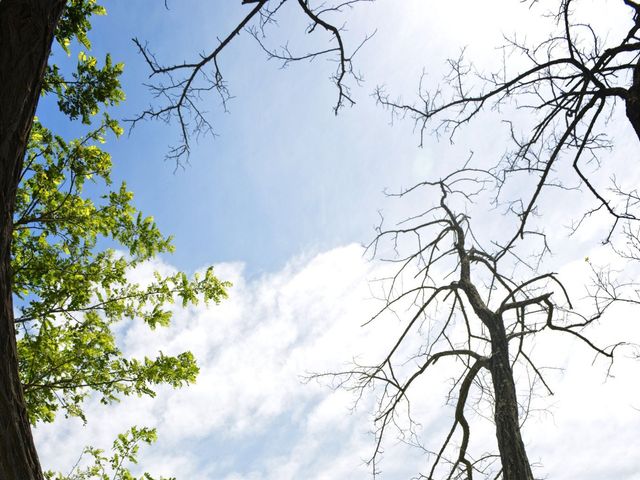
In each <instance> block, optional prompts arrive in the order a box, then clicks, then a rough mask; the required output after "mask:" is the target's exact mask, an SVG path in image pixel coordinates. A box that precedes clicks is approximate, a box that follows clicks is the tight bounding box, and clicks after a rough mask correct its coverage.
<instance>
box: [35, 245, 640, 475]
mask: <svg viewBox="0 0 640 480" xmlns="http://www.w3.org/2000/svg"><path fill="white" fill-rule="evenodd" d="M161 267H162V266H161ZM162 268H170V267H169V266H166V265H165V266H164V267H162ZM383 268H386V267H383V266H380V265H375V264H372V263H369V262H368V261H367V260H366V259H365V258H363V256H362V249H361V248H360V247H357V246H355V245H351V246H346V247H342V248H337V249H334V250H331V251H328V252H325V253H322V254H319V255H316V256H314V257H312V258H306V259H304V258H303V259H297V260H295V261H293V262H291V263H290V264H289V265H287V266H286V267H285V268H284V269H283V270H281V271H279V272H277V273H274V274H270V275H266V276H263V277H261V278H258V279H253V280H247V279H245V278H244V276H243V269H242V265H239V264H224V265H219V266H218V267H217V272H218V274H219V275H220V276H221V277H222V278H225V279H230V280H232V281H233V282H234V285H235V286H234V287H233V288H232V290H231V292H230V293H231V295H230V298H229V299H228V300H227V301H225V302H223V303H222V304H221V305H219V306H214V307H211V308H208V309H207V308H205V307H204V306H198V307H196V308H188V309H181V308H178V307H176V315H175V321H174V324H173V326H172V327H171V328H169V329H167V330H159V331H156V332H149V331H148V329H147V328H146V327H145V326H144V325H135V326H132V327H131V328H129V329H128V330H127V331H126V335H125V337H124V348H125V351H127V352H128V353H131V354H142V353H147V354H148V353H150V352H153V351H156V350H159V349H162V350H163V351H165V352H167V353H176V352H179V351H183V350H186V349H189V350H192V351H193V352H194V353H195V354H196V356H197V357H198V358H199V362H200V366H201V374H200V377H199V379H198V382H197V383H196V385H194V386H192V387H189V388H186V389H182V390H177V391H175V390H170V389H161V391H160V392H159V394H158V397H157V398H155V399H148V398H142V399H138V398H133V399H125V400H124V401H123V402H122V403H120V404H118V405H114V406H110V407H104V406H102V405H99V404H98V403H97V402H95V401H94V402H91V403H90V404H89V405H88V408H87V413H88V417H89V424H88V425H87V426H84V427H83V426H82V425H81V422H78V421H77V420H73V419H72V420H64V419H60V420H58V421H57V422H56V423H55V424H54V425H45V426H41V427H39V428H38V429H37V430H36V438H37V444H38V446H39V449H40V452H41V456H42V460H43V463H44V465H46V466H47V467H48V468H57V469H61V470H62V471H67V470H68V469H69V468H70V466H71V465H72V464H73V462H75V460H76V458H77V455H78V454H79V452H80V450H81V448H82V446H83V445H85V444H93V445H96V446H102V447H105V446H108V444H109V443H110V441H111V440H112V439H113V438H114V437H115V435H116V434H117V433H118V432H121V431H124V430H125V429H126V428H128V427H129V426H130V425H133V424H138V425H146V426H153V427H157V428H158V433H159V437H160V439H159V441H158V443H157V444H156V445H155V446H154V447H152V448H150V449H147V450H144V451H143V455H142V458H141V468H143V469H146V470H149V471H150V472H151V473H157V474H163V475H174V476H177V477H178V478H180V479H187V478H188V479H190V480H191V479H193V480H198V479H226V480H238V479H243V480H244V479H248V480H253V479H256V480H257V479H274V480H275V479H278V480H284V479H297V478H308V479H351V478H368V476H369V467H368V466H367V465H365V464H364V462H363V459H365V458H368V456H369V455H370V454H371V453H372V449H373V438H372V436H371V435H370V434H369V433H368V432H369V431H370V430H371V428H372V424H371V420H372V418H371V411H372V410H371V409H372V405H373V398H371V397H370V396H366V395H365V397H364V398H363V400H362V401H361V403H360V404H359V408H358V409H356V410H355V411H351V407H352V406H353V400H354V398H353V396H352V395H351V394H350V393H349V392H345V391H341V390H338V391H333V390H331V389H329V388H327V387H326V386H322V385H319V384H317V383H316V382H309V383H303V382H302V381H301V376H303V375H305V373H307V372H309V371H326V370H336V369H340V368H341V367H344V365H345V362H349V361H350V360H351V359H352V358H353V356H354V355H356V354H361V355H363V356H364V357H369V358H380V357H381V355H382V353H384V351H385V349H387V348H388V346H389V343H390V341H391V340H392V339H393V336H392V335H393V331H394V330H395V328H397V327H398V323H397V322H396V321H395V320H393V319H389V320H388V321H382V322H379V323H378V324H374V325H372V326H370V327H368V328H361V327H360V325H361V324H362V323H363V321H364V320H366V319H367V318H368V317H369V316H370V315H371V314H372V313H373V312H374V311H375V309H376V307H378V306H379V304H378V303H377V302H376V301H375V300H371V293H370V290H369V286H368V284H367V282H366V280H367V279H371V278H373V277H379V276H382V275H383V273H384V272H383V271H382V269H383ZM576 268H578V267H576ZM554 345H555V344H554ZM564 345H565V347H564V348H565V350H558V349H556V348H555V347H554V350H555V353H558V352H560V355H556V356H557V357H558V358H559V359H561V363H563V362H564V363H566V372H565V373H564V375H563V376H556V382H555V384H554V387H555V388H556V396H555V397H553V398H552V399H550V400H548V401H547V400H545V401H543V402H542V403H541V406H547V405H548V406H550V407H549V408H550V412H551V413H552V415H538V416H535V417H534V418H532V419H531V420H530V421H529V422H528V423H527V426H526V429H525V437H526V438H527V442H528V444H529V447H530V455H531V458H532V459H534V460H538V459H539V460H540V461H541V462H542V463H543V467H542V468H540V469H539V473H542V472H544V473H545V474H548V475H550V478H554V479H567V480H571V479H578V478H579V479H594V480H595V479H601V478H617V479H620V480H635V479H638V478H639V477H638V474H637V473H635V472H636V471H638V470H640V460H638V458H637V455H635V454H634V447H633V445H634V442H635V434H636V432H637V431H638V429H639V428H640V412H638V411H637V410H635V409H634V408H640V400H638V398H639V397H638V395H639V394H640V391H639V390H638V388H637V387H636V386H635V385H636V383H635V382H634V378H635V377H637V375H636V372H637V365H636V364H635V363H633V362H631V361H622V362H621V363H619V364H618V367H617V368H616V370H615V371H614V372H615V373H616V375H617V378H615V379H610V380H609V381H608V382H606V383H603V382H602V380H603V379H604V377H603V369H602V368H600V369H598V368H596V369H591V368H590V367H589V365H590V361H591V357H590V352H586V351H585V350H584V349H582V348H578V347H577V346H575V345H572V344H571V342H569V343H565V344H564ZM566 345H568V347H567V346H566ZM544 348H545V347H544V345H543V344H542V343H541V344H540V345H539V350H538V351H541V352H542V353H544V352H545V350H544ZM567 355H570V357H568V358H567ZM442 367H443V368H446V367H445V365H442ZM447 375H448V372H447V371H443V372H441V375H440V376H439V377H431V378H430V379H426V380H425V381H424V382H422V384H421V385H419V386H418V388H417V389H416V390H415V391H414V392H413V393H414V396H413V400H412V402H413V404H412V408H413V414H414V415H415V416H416V419H417V420H419V421H420V422H421V424H422V430H421V432H422V434H423V436H424V438H426V439H427V441H429V442H430V443H432V444H437V443H438V442H439V441H440V439H441V438H442V436H443V435H444V431H445V429H446V428H447V427H448V415H450V413H451V412H450V410H446V409H443V408H441V405H442V401H443V392H444V388H445V387H446V385H445V384H444V383H442V379H445V378H447ZM469 417H470V418H473V419H474V421H477V420H479V419H478V418H477V417H475V416H473V415H471V414H470V415H469ZM390 433H391V436H390V437H389V441H388V442H387V443H386V447H385V455H384V460H383V463H382V468H383V472H384V476H383V478H389V479H405V478H409V477H410V476H411V475H412V474H415V473H416V472H417V471H419V469H420V468H422V467H424V465H425V463H426V462H425V459H424V458H423V457H422V455H421V454H420V452H418V451H417V450H415V449H411V448H409V447H406V446H405V445H403V444H401V443H398V442H397V441H396V440H395V438H394V436H393V435H395V432H390ZM491 438H492V436H491V429H490V427H488V426H487V425H485V426H484V427H483V429H481V430H478V431H477V436H476V437H475V439H476V444H478V443H482V442H485V441H490V440H491Z"/></svg>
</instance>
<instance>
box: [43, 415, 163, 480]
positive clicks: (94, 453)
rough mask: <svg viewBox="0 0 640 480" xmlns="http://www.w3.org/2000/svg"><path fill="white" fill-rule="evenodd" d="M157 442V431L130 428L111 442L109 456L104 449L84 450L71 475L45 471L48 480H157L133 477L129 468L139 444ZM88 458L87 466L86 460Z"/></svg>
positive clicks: (136, 456)
mask: <svg viewBox="0 0 640 480" xmlns="http://www.w3.org/2000/svg"><path fill="white" fill-rule="evenodd" d="M155 441H156V431H155V430H154V429H149V428H144V427H142V428H139V427H132V428H131V429H130V430H128V431H127V432H126V433H121V434H120V435H118V438H116V440H115V441H114V442H113V448H112V449H111V451H112V454H111V456H107V455H106V454H105V451H104V450H101V449H98V448H94V447H86V448H85V449H84V451H83V452H82V456H81V457H80V459H79V460H78V463H76V465H75V466H74V468H73V470H72V471H71V473H69V474H68V475H62V474H60V473H53V472H46V473H45V478H46V479H47V480H91V479H98V480H156V477H152V476H151V475H150V474H148V473H143V474H142V475H141V476H140V477H135V476H134V475H133V474H132V473H131V470H130V469H129V466H130V465H131V464H134V465H135V464H137V463H138V461H137V460H138V451H139V449H140V444H141V443H146V444H147V445H151V444H152V443H153V442H155ZM87 459H90V461H89V463H90V464H89V465H83V466H81V464H85V463H87V462H86V460H87ZM157 480H175V478H166V477H160V478H157Z"/></svg>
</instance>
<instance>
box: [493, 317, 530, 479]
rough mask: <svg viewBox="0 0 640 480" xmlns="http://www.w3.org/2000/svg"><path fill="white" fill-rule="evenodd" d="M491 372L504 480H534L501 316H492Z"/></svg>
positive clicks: (497, 436)
mask: <svg viewBox="0 0 640 480" xmlns="http://www.w3.org/2000/svg"><path fill="white" fill-rule="evenodd" d="M492 317H493V318H492V323H493V328H492V329H491V330H492V331H491V350H492V352H491V353H492V354H491V362H490V364H489V371H490V372H491V380H492V382H493V390H494V394H495V411H494V421H495V424H496V438H497V440H498V450H499V451H500V459H501V461H502V478H503V479H504V480H533V473H532V471H531V465H530V464H529V458H528V457H527V452H526V450H525V446H524V442H523V441H522V435H521V434H520V420H519V419H518V398H517V396H516V386H515V382H514V380H513V371H512V369H511V363H510V361H509V344H508V342H507V336H506V332H505V330H504V325H503V323H502V319H501V318H500V315H498V314H493V315H492Z"/></svg>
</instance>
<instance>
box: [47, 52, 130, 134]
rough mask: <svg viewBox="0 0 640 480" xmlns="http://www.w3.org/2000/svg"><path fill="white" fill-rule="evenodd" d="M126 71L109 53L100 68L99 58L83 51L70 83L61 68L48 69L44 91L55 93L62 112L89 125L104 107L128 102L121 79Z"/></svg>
mask: <svg viewBox="0 0 640 480" xmlns="http://www.w3.org/2000/svg"><path fill="white" fill-rule="evenodd" d="M123 70H124V64H123V63H116V64H115V65H114V64H113V62H112V61H111V55H109V54H107V55H106V57H105V60H104V66H103V67H102V68H100V67H98V60H97V59H96V58H95V57H92V56H90V55H87V54H86V53H85V52H80V53H79V54H78V64H77V66H76V71H75V72H73V73H72V74H71V79H69V80H67V79H65V78H64V76H63V75H62V73H61V72H60V68H59V67H58V66H57V65H49V66H48V67H47V71H46V72H45V76H44V80H43V81H44V91H45V92H46V91H53V92H55V94H56V95H57V97H58V107H59V108H60V111H61V112H63V113H64V114H66V115H67V116H69V118H71V119H72V120H75V119H77V118H81V119H82V123H85V124H89V123H91V117H92V116H93V115H95V114H96V113H98V111H99V110H100V104H104V105H117V104H118V103H120V102H121V101H123V100H124V99H125V95H124V92H123V91H122V90H121V88H120V80H119V76H120V74H121V73H122V71H123Z"/></svg>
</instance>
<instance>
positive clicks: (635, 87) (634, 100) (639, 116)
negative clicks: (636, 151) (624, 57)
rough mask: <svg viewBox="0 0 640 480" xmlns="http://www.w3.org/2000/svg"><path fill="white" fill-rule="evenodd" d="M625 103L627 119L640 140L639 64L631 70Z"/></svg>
mask: <svg viewBox="0 0 640 480" xmlns="http://www.w3.org/2000/svg"><path fill="white" fill-rule="evenodd" d="M625 103H626V109H627V118H628V119H629V122H630V123H631V125H632V126H633V129H634V130H635V132H636V135H637V136H638V139H639V140H640V62H638V63H637V64H636V66H635V68H634V70H633V84H632V85H631V88H629V90H627V98H626V99H625Z"/></svg>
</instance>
